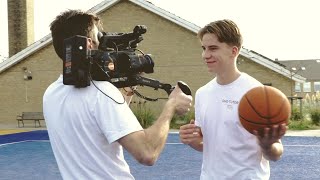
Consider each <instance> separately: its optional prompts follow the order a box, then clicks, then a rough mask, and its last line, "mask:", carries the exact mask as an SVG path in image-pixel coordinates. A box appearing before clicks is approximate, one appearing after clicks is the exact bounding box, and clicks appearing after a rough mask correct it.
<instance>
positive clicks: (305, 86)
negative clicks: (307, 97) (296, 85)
mask: <svg viewBox="0 0 320 180" xmlns="http://www.w3.org/2000/svg"><path fill="white" fill-rule="evenodd" d="M303 92H311V82H305V83H303Z"/></svg>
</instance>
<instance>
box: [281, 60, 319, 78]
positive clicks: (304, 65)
mask: <svg viewBox="0 0 320 180" xmlns="http://www.w3.org/2000/svg"><path fill="white" fill-rule="evenodd" d="M279 62H280V63H281V64H283V65H285V66H286V69H289V70H291V72H292V73H293V74H299V75H301V76H303V77H305V78H307V81H320V60H319V59H309V60H286V61H279ZM303 69H304V70H303Z"/></svg>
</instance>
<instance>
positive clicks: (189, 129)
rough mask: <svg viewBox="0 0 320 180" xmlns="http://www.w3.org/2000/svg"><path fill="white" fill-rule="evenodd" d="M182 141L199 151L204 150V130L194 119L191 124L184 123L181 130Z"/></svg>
mask: <svg viewBox="0 0 320 180" xmlns="http://www.w3.org/2000/svg"><path fill="white" fill-rule="evenodd" d="M179 136H180V141H181V142H182V143H183V144H187V145H189V146H191V147H192V148H193V149H195V150H197V151H202V149H203V144H202V132H201V128H200V127H198V126H196V125H195V124H194V120H193V119H192V120H191V121H190V123H189V124H186V125H183V126H181V127H180V130H179Z"/></svg>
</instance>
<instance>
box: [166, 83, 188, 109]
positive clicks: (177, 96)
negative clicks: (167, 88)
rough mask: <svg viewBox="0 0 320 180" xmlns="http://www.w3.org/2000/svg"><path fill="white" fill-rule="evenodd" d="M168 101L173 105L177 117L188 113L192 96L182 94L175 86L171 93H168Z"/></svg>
mask: <svg viewBox="0 0 320 180" xmlns="http://www.w3.org/2000/svg"><path fill="white" fill-rule="evenodd" d="M168 101H171V102H172V103H173V106H174V108H175V112H176V113H177V114H178V115H183V114H185V113H187V112H188V111H190V108H191V105H192V104H191V103H192V96H191V95H186V94H184V93H183V92H182V90H181V89H180V88H179V86H178V85H176V86H175V88H174V89H173V91H172V92H171V93H170V95H169V100H168Z"/></svg>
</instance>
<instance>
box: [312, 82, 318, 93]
mask: <svg viewBox="0 0 320 180" xmlns="http://www.w3.org/2000/svg"><path fill="white" fill-rule="evenodd" d="M313 88H314V92H320V81H315V82H313Z"/></svg>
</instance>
